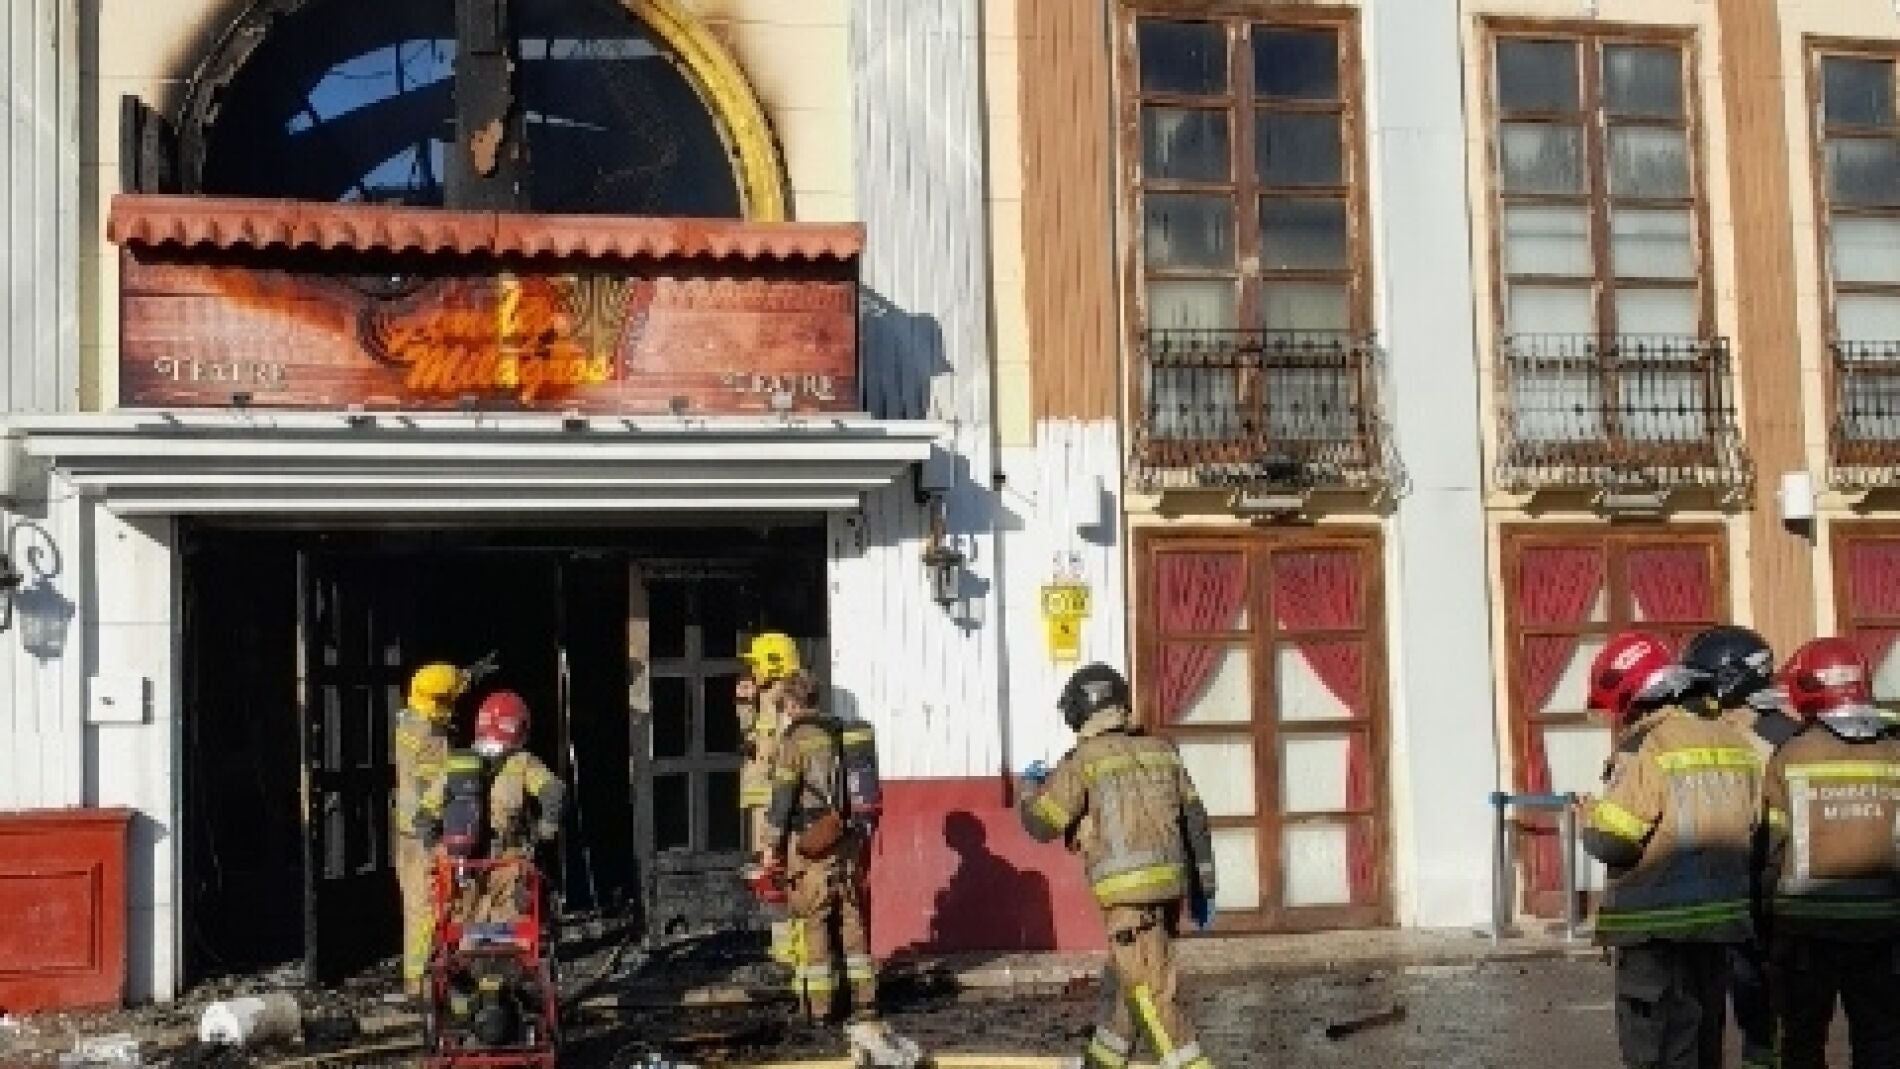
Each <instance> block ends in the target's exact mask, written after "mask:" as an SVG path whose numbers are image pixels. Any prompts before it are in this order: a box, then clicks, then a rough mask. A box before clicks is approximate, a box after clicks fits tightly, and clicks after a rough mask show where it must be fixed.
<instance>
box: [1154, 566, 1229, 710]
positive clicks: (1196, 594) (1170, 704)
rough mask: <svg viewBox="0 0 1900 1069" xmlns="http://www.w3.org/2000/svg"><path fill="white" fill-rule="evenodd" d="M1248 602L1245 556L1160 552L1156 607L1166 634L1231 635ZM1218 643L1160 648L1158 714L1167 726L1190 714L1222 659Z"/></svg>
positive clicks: (1156, 684)
mask: <svg viewBox="0 0 1900 1069" xmlns="http://www.w3.org/2000/svg"><path fill="white" fill-rule="evenodd" d="M1246 599H1247V558H1246V556H1245V555H1244V554H1241V553H1161V554H1157V555H1156V557H1155V604H1156V609H1157V611H1158V613H1159V614H1160V618H1161V630H1162V633H1163V634H1169V635H1180V634H1194V633H1207V632H1213V631H1226V630H1231V629H1232V628H1233V626H1234V621H1235V620H1236V619H1237V618H1238V617H1239V615H1240V607H1241V605H1242V603H1244V602H1245V601H1246ZM1220 651H1221V647H1220V646H1219V645H1216V644H1213V643H1186V642H1170V643H1164V644H1163V645H1162V647H1161V653H1160V664H1159V665H1158V667H1159V670H1160V671H1159V678H1158V679H1157V680H1156V683H1155V701H1156V703H1157V705H1158V708H1157V709H1156V710H1155V711H1156V714H1157V715H1158V716H1159V717H1160V719H1161V722H1162V723H1164V724H1172V723H1174V722H1176V721H1177V720H1179V719H1180V718H1181V716H1182V715H1183V714H1185V713H1186V712H1187V709H1188V703H1189V702H1190V701H1191V700H1192V699H1193V698H1194V696H1195V695H1197V694H1199V693H1200V690H1201V688H1202V687H1203V686H1205V685H1206V684H1207V676H1208V673H1209V672H1212V671H1213V670H1214V662H1215V660H1216V658H1218V657H1219V656H1220Z"/></svg>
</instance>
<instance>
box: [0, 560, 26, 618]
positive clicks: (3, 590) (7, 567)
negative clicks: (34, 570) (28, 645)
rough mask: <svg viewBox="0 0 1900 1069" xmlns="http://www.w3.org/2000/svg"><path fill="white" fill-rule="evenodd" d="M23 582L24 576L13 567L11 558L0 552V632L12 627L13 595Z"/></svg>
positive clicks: (24, 580)
mask: <svg viewBox="0 0 1900 1069" xmlns="http://www.w3.org/2000/svg"><path fill="white" fill-rule="evenodd" d="M24 582H26V576H25V575H23V574H21V572H20V569H18V568H16V567H14V566H13V556H12V555H11V554H9V553H6V552H3V551H0V631H6V630H8V629H10V628H12V626H13V601H14V594H15V593H16V592H17V591H18V590H19V589H20V584H21V583H24Z"/></svg>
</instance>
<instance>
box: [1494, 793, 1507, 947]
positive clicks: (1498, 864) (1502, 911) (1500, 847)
mask: <svg viewBox="0 0 1900 1069" xmlns="http://www.w3.org/2000/svg"><path fill="white" fill-rule="evenodd" d="M1509 800H1510V797H1509V796H1508V795H1506V794H1505V793H1504V792H1502V791H1493V792H1491V809H1492V811H1493V813H1494V814H1495V818H1496V819H1495V820H1494V822H1493V826H1492V830H1491V942H1492V943H1496V942H1498V941H1499V940H1500V939H1502V938H1503V937H1504V925H1505V923H1506V921H1507V919H1508V918H1509V915H1510V909H1511V903H1510V893H1511V892H1510V887H1509V880H1510V874H1509V866H1510V857H1509V856H1508V854H1507V853H1506V849H1505V847H1506V844H1505V841H1504V839H1505V827H1504V823H1505V822H1504V807H1505V804H1506V803H1507V802H1508V801H1509Z"/></svg>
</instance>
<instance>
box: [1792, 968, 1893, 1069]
mask: <svg viewBox="0 0 1900 1069" xmlns="http://www.w3.org/2000/svg"><path fill="white" fill-rule="evenodd" d="M1896 952H1900V943H1895V942H1893V941H1883V942H1873V943H1848V942H1840V941H1836V940H1832V939H1815V938H1812V937H1808V936H1783V937H1780V938H1777V939H1776V940H1775V949H1774V959H1773V960H1774V969H1775V986H1774V990H1775V994H1776V996H1777V999H1776V1001H1777V1003H1778V1006H1779V1009H1780V1011H1781V1064H1782V1066H1783V1069H1825V1067H1826V1066H1827V1053H1826V1048H1827V1032H1828V1025H1829V1023H1830V1022H1831V1021H1832V1020H1833V1019H1834V1004H1835V1002H1836V1001H1837V1000H1838V1001H1839V1002H1840V1004H1841V1006H1842V1008H1843V1009H1845V1010H1846V1011H1847V1038H1848V1045H1849V1046H1850V1047H1851V1048H1852V1050H1853V1060H1852V1062H1851V1064H1852V1065H1853V1069H1900V1014H1897V1013H1896V1012H1895V1007H1897V1006H1900V973H1897V972H1896V970H1895V955H1896Z"/></svg>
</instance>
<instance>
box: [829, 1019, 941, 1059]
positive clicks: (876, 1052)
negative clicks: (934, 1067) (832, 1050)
mask: <svg viewBox="0 0 1900 1069" xmlns="http://www.w3.org/2000/svg"><path fill="white" fill-rule="evenodd" d="M844 1036H845V1040H846V1042H847V1043H849V1044H850V1047H851V1064H852V1065H854V1066H858V1067H861V1069H868V1067H876V1069H886V1067H889V1069H916V1067H917V1066H919V1065H922V1064H923V1060H924V1052H923V1051H922V1050H921V1049H919V1048H918V1046H917V1044H916V1043H914V1042H912V1041H911V1040H910V1039H907V1038H905V1037H904V1036H900V1035H898V1034H897V1033H895V1032H893V1031H891V1030H890V1027H889V1026H888V1025H886V1024H885V1023H884V1022H883V1021H853V1022H852V1023H850V1024H848V1025H845V1028H844Z"/></svg>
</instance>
